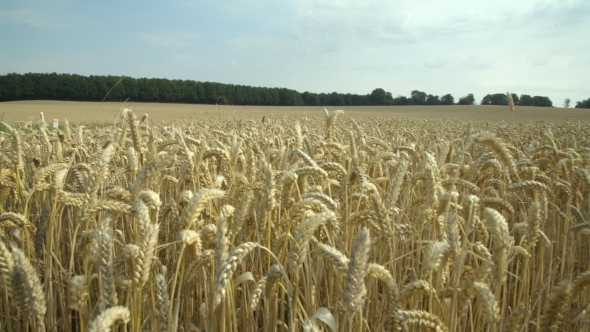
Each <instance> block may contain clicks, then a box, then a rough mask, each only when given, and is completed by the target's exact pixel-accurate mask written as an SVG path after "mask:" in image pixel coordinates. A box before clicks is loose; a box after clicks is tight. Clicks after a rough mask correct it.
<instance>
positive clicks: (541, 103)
mask: <svg viewBox="0 0 590 332" xmlns="http://www.w3.org/2000/svg"><path fill="white" fill-rule="evenodd" d="M533 106H537V107H553V102H551V99H549V97H544V96H534V97H533Z"/></svg>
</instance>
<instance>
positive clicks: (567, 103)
mask: <svg viewBox="0 0 590 332" xmlns="http://www.w3.org/2000/svg"><path fill="white" fill-rule="evenodd" d="M571 102H572V101H571V100H570V99H569V98H565V100H564V101H563V107H564V108H570V103H571Z"/></svg>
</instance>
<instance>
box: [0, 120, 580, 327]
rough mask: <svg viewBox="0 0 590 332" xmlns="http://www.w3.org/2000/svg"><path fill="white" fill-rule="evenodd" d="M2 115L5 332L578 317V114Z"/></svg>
mask: <svg viewBox="0 0 590 332" xmlns="http://www.w3.org/2000/svg"><path fill="white" fill-rule="evenodd" d="M342 113H343V112H342V111H331V112H329V111H325V114H319V115H320V116H321V118H318V117H307V116H292V117H280V116H274V117H268V116H265V117H263V118H260V117H256V118H251V119H243V118H237V117H231V116H230V117H211V118H204V117H203V118H196V119H191V120H178V121H172V122H161V121H160V122H158V121H152V120H151V119H150V118H149V117H148V116H143V117H141V118H138V117H137V116H136V115H135V113H134V112H133V111H132V110H129V109H124V110H122V111H121V112H120V113H119V114H117V120H116V121H113V123H114V124H113V123H111V124H109V125H104V126H91V125H86V126H84V125H82V124H69V123H67V121H62V123H61V127H60V128H59V130H53V128H51V127H50V126H49V125H48V124H46V123H45V122H43V121H41V122H39V121H36V120H35V121H29V122H18V121H13V122H10V123H7V122H1V127H2V129H3V131H2V132H0V145H1V149H2V150H1V151H0V152H1V154H0V196H1V198H2V202H3V204H1V205H0V209H1V210H0V317H1V319H0V329H1V330H3V331H87V332H90V331H110V330H112V331H137V332H139V331H399V330H401V331H427V330H433V331H580V330H588V326H589V322H590V321H589V318H590V317H589V313H588V310H589V308H590V301H589V294H588V291H587V286H588V285H589V284H590V268H589V266H588V265H589V263H590V262H589V259H590V256H589V249H590V247H589V245H590V241H589V236H590V227H589V226H590V173H589V171H590V148H589V144H590V140H589V139H588V133H589V131H590V125H588V124H587V123H586V122H584V121H564V122H561V123H557V124H556V123H551V122H542V121H538V122H530V121H529V122H513V123H504V122H475V121H457V120H449V119H410V118H395V117H362V118H357V117H347V116H346V115H347V114H342Z"/></svg>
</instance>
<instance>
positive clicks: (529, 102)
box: [519, 95, 533, 106]
mask: <svg viewBox="0 0 590 332" xmlns="http://www.w3.org/2000/svg"><path fill="white" fill-rule="evenodd" d="M519 105H520V106H533V97H531V96H530V95H520V103H519Z"/></svg>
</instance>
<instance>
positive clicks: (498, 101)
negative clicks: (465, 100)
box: [480, 93, 508, 105]
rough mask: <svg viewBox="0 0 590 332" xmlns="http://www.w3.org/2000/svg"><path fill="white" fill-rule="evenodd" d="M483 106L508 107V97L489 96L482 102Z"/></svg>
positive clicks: (495, 94) (499, 95)
mask: <svg viewBox="0 0 590 332" xmlns="http://www.w3.org/2000/svg"><path fill="white" fill-rule="evenodd" d="M480 104H481V105H508V97H507V96H506V94H504V93H494V94H493V95H491V94H487V95H485V97H483V99H482V100H481V103H480Z"/></svg>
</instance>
